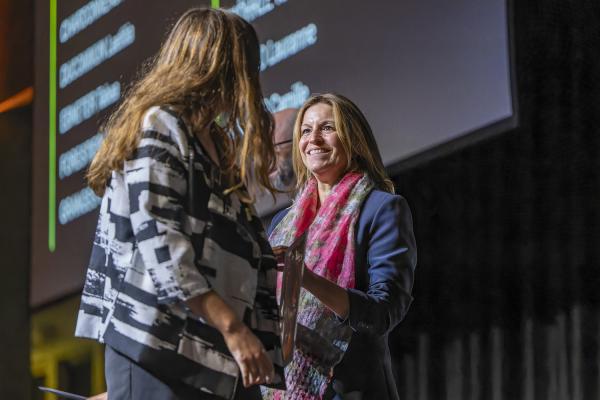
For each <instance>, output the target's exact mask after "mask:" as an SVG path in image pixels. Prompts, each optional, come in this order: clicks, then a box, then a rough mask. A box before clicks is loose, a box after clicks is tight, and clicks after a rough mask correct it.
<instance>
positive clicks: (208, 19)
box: [86, 8, 276, 195]
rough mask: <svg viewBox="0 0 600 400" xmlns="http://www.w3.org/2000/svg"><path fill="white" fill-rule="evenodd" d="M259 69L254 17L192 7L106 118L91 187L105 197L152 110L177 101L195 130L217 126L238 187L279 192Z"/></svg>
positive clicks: (220, 144) (177, 107) (224, 159)
mask: <svg viewBox="0 0 600 400" xmlns="http://www.w3.org/2000/svg"><path fill="white" fill-rule="evenodd" d="M259 67H260V50H259V42H258V38H257V36H256V32H255V31H254V29H253V28H252V26H251V25H250V24H249V23H248V22H246V21H244V20H243V19H242V18H240V17H238V16H237V15H235V14H233V13H230V12H227V11H224V10H217V9H202V8H194V9H191V10H189V11H187V12H185V13H184V14H183V15H182V16H181V17H180V18H179V20H178V21H177V22H176V23H175V25H174V27H173V28H172V29H171V31H170V33H169V35H168V37H167V39H166V40H165V42H164V43H163V45H162V46H161V48H160V50H159V52H158V53H157V55H156V56H154V58H153V59H151V60H150V62H148V63H147V64H146V65H145V67H143V68H142V71H141V74H140V77H139V78H138V79H137V81H136V82H135V83H134V84H133V85H132V86H131V88H130V89H129V90H128V91H127V93H126V95H125V96H124V100H123V102H122V103H121V104H120V106H119V107H118V108H117V109H116V111H115V112H114V113H113V114H112V115H111V116H110V117H109V119H108V120H107V121H106V123H105V124H104V126H103V128H102V130H103V131H104V132H105V134H106V136H105V138H104V141H103V143H102V145H101V147H100V149H99V151H98V153H97V154H96V156H95V157H94V159H93V161H92V163H91V165H90V167H89V169H88V172H87V176H86V177H87V181H88V184H89V186H90V187H91V188H92V190H94V192H95V193H96V194H98V195H102V194H103V193H104V190H105V188H106V185H107V184H108V182H109V179H110V175H111V172H112V171H115V170H116V171H118V170H122V169H123V162H124V161H125V160H126V159H127V158H128V157H130V156H131V155H132V153H133V152H134V151H135V149H136V147H137V145H138V143H139V140H140V136H141V132H140V128H141V122H142V118H143V116H144V113H145V112H146V111H147V110H148V109H149V108H150V107H152V106H169V107H171V108H172V109H173V110H174V111H176V112H177V113H179V114H180V115H181V116H182V117H183V119H184V120H185V121H186V122H187V123H188V124H189V125H190V128H191V129H192V131H193V132H195V133H197V132H202V131H204V130H206V129H208V128H209V126H211V124H213V130H214V131H216V132H217V135H218V138H217V140H218V143H217V147H218V148H219V149H220V150H221V152H222V154H221V158H222V162H223V165H222V166H223V168H224V169H225V170H226V171H228V172H229V173H230V175H229V176H230V178H231V179H230V182H231V184H232V188H231V190H236V189H239V188H241V187H242V185H247V184H248V183H249V181H250V180H253V181H255V182H256V183H258V184H259V185H261V186H263V187H265V188H266V189H268V190H269V191H270V192H271V193H273V192H274V191H276V190H275V189H274V188H273V186H272V184H271V182H270V180H269V171H271V169H272V168H273V166H274V162H275V154H274V149H273V141H272V131H273V119H272V116H271V114H270V113H269V112H268V111H267V109H266V106H265V104H264V101H263V97H262V91H261V87H260V81H259ZM217 119H218V120H219V124H218V125H217V124H215V123H214V122H215V120H217Z"/></svg>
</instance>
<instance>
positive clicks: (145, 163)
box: [124, 108, 210, 303]
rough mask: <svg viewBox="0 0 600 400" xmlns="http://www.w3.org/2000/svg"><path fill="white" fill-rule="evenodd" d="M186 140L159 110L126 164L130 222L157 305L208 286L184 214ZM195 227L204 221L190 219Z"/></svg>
mask: <svg viewBox="0 0 600 400" xmlns="http://www.w3.org/2000/svg"><path fill="white" fill-rule="evenodd" d="M184 152H187V137H186V134H185V132H184V131H182V129H181V126H180V121H179V120H178V119H177V118H175V117H174V116H172V115H171V114H169V113H168V112H166V111H165V110H161V109H159V108H153V109H151V110H150V111H149V112H148V113H147V114H146V116H145V118H144V122H143V125H142V137H141V139H140V143H139V145H138V147H137V149H136V151H135V152H134V154H133V155H132V157H131V158H130V159H128V160H127V161H126V162H125V165H124V173H125V182H126V184H127V190H128V194H129V208H130V215H131V224H132V228H133V232H134V234H135V238H136V241H137V245H138V251H139V254H140V255H141V258H142V260H143V263H144V267H145V270H146V271H145V273H146V274H147V275H149V277H150V278H151V279H152V282H153V284H154V287H155V289H156V293H157V297H158V302H159V303H172V302H174V301H177V300H179V301H185V300H188V299H190V298H193V297H195V296H198V295H201V294H203V293H206V292H208V291H209V290H210V285H209V283H208V281H207V280H206V278H205V277H204V276H203V275H202V274H201V273H200V272H199V270H198V269H197V268H196V266H195V252H194V248H193V246H192V243H191V240H190V234H188V233H186V223H187V224H188V225H187V228H188V229H187V230H189V229H194V226H192V227H190V225H189V224H190V221H187V219H188V218H189V217H188V216H187V213H186V212H185V210H184V204H185V199H186V195H187V185H188V184H187V168H186V162H185V160H186V156H185V153H184ZM191 223H192V224H193V225H196V228H197V225H199V224H202V223H203V221H196V220H194V221H191Z"/></svg>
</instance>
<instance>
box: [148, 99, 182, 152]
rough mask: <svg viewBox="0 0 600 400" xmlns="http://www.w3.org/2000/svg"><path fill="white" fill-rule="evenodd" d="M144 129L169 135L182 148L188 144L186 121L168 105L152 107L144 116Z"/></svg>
mask: <svg viewBox="0 0 600 400" xmlns="http://www.w3.org/2000/svg"><path fill="white" fill-rule="evenodd" d="M142 131H144V132H147V131H152V132H154V133H156V134H159V135H165V136H168V137H169V138H170V139H171V140H172V141H174V142H175V143H177V145H178V146H179V147H180V148H181V149H184V148H185V147H187V144H188V127H187V125H186V123H185V121H184V120H183V118H181V116H180V115H178V114H177V113H176V112H175V111H174V110H172V109H170V108H169V107H167V106H153V107H150V108H149V109H148V110H147V111H146V112H145V113H144V116H143V118H142Z"/></svg>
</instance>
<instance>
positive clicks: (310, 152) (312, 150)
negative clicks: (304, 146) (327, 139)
mask: <svg viewBox="0 0 600 400" xmlns="http://www.w3.org/2000/svg"><path fill="white" fill-rule="evenodd" d="M324 153H329V150H324V149H311V150H309V151H307V152H306V154H308V155H309V156H312V155H315V154H324Z"/></svg>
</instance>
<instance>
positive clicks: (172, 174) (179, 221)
mask: <svg viewBox="0 0 600 400" xmlns="http://www.w3.org/2000/svg"><path fill="white" fill-rule="evenodd" d="M259 66H260V56H259V42H258V39H257V37H256V33H255V32H254V30H253V28H252V27H251V25H250V24H248V23H247V22H245V21H244V20H243V19H241V18H240V17H238V16H236V15H234V14H232V13H229V12H227V11H223V10H214V9H192V10H189V11H188V12H186V13H185V14H183V15H182V16H181V17H180V18H179V20H178V21H177V23H176V24H175V26H174V27H173V28H172V30H171V32H170V34H169V35H168V37H167V39H166V41H165V42H164V44H163V45H162V47H161V49H160V51H159V53H158V54H157V55H156V57H155V58H154V59H153V60H152V61H151V62H150V63H149V64H148V65H147V66H146V67H145V69H144V71H143V72H142V74H141V77H140V78H139V79H138V80H137V82H136V83H135V84H134V85H133V86H132V87H131V89H130V90H129V91H128V93H127V94H126V96H125V98H124V100H123V102H122V104H121V105H120V106H119V108H118V109H117V110H116V111H115V112H114V113H113V114H112V116H111V117H110V118H109V119H108V121H107V123H106V125H105V127H104V131H105V132H106V137H105V139H104V142H103V144H102V146H101V148H100V150H99V152H98V154H97V155H96V157H95V158H94V160H93V162H92V164H91V166H90V168H89V171H88V175H87V177H88V182H89V185H90V187H91V188H92V189H93V190H94V191H95V192H96V193H97V194H98V195H101V196H103V200H102V205H101V209H100V216H99V221H98V227H97V229H96V235H95V239H94V243H93V249H92V255H91V259H90V263H89V267H88V272H87V276H86V283H85V288H84V291H83V295H82V301H81V307H80V311H79V318H78V322H77V329H76V335H77V336H81V337H88V338H93V339H96V340H99V341H101V342H104V343H106V363H105V365H106V371H105V372H106V379H107V386H108V397H109V399H110V400H120V399H144V400H148V399H161V400H164V399H188V398H189V399H191V398H193V399H204V398H211V399H212V398H234V397H235V398H243V399H252V398H260V392H259V390H258V388H257V386H256V385H257V384H267V385H269V384H270V385H272V386H279V387H282V386H281V385H282V365H281V354H280V340H279V330H278V311H277V304H276V301H275V296H274V293H275V292H274V291H275V287H274V285H275V275H276V272H275V271H276V263H275V260H274V258H273V254H272V251H271V248H270V246H269V243H268V242H267V241H266V239H265V237H264V233H263V231H262V227H261V223H260V220H259V219H258V218H257V217H256V216H255V215H254V213H253V211H252V207H251V204H250V202H251V197H250V196H249V195H248V193H247V192H246V190H245V187H246V185H247V184H248V182H249V180H250V179H251V178H252V179H254V180H256V181H257V182H258V184H260V185H262V186H264V187H266V188H267V189H270V190H272V189H273V188H272V187H271V184H270V182H269V178H268V174H269V171H270V170H271V168H272V166H273V160H274V154H273V147H272V139H271V135H272V119H271V116H270V115H269V113H268V112H267V110H266V108H265V106H264V102H263V98H262V94H261V88H260V83H259ZM250 171H252V173H250ZM259 338H260V339H259ZM238 380H240V384H237V383H238ZM242 383H243V385H242Z"/></svg>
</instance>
